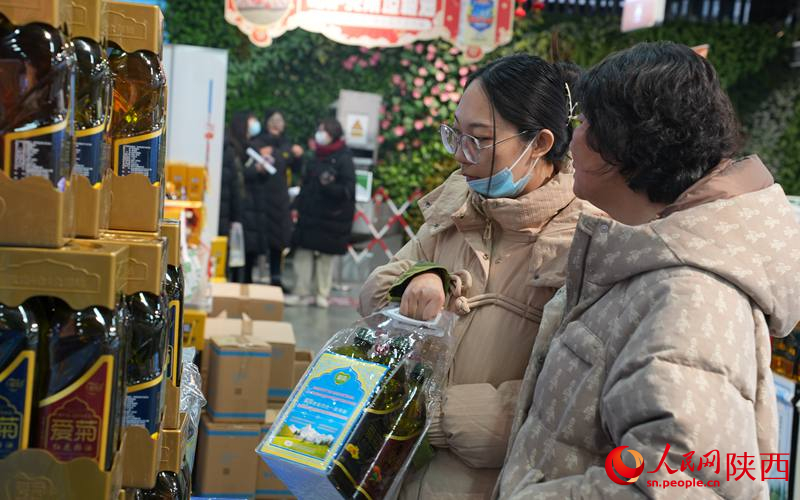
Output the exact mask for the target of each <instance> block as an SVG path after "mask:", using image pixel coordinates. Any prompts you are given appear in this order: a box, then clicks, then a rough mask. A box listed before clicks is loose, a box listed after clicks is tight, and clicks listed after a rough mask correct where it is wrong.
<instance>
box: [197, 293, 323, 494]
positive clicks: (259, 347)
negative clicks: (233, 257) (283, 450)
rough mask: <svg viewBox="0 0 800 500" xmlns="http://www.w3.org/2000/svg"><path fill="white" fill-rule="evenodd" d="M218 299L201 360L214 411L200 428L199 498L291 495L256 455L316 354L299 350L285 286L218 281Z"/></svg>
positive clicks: (215, 296)
mask: <svg viewBox="0 0 800 500" xmlns="http://www.w3.org/2000/svg"><path fill="white" fill-rule="evenodd" d="M212 295H213V309H212V313H211V315H210V317H209V318H208V319H207V320H206V324H205V346H204V348H203V353H202V356H201V360H202V361H201V369H200V370H201V374H202V379H203V383H204V390H205V393H206V398H207V399H208V406H207V407H206V413H205V415H204V416H203V419H202V422H201V425H200V438H199V442H198V443H199V444H198V451H197V465H196V467H195V469H196V471H197V473H196V481H195V487H196V488H195V493H196V494H198V495H202V496H208V497H215V496H217V497H219V496H240V497H243V498H254V497H255V498H257V499H276V498H288V497H291V493H290V492H289V491H288V490H287V489H286V487H285V486H284V485H283V483H281V482H280V481H279V480H278V479H277V478H276V477H275V476H274V475H273V474H272V472H271V471H270V470H269V469H268V468H267V466H266V465H265V464H264V463H263V461H262V460H261V459H260V458H259V457H258V456H257V455H256V453H255V452H254V450H255V449H256V447H257V446H258V443H259V442H260V441H261V439H262V438H263V436H264V435H265V434H266V432H267V431H268V430H269V427H270V425H272V422H273V421H274V419H275V417H276V415H277V413H278V411H279V410H280V408H281V407H282V406H283V403H284V402H285V401H286V399H287V398H288V397H289V395H290V394H291V392H292V390H293V389H294V386H295V384H296V382H297V380H298V379H299V377H300V376H302V373H304V372H305V370H306V368H307V367H308V364H309V363H310V359H311V353H309V352H304V351H296V350H295V337H294V331H293V329H292V326H291V325H290V324H289V323H284V322H282V321H281V320H282V319H283V293H282V292H281V289H280V288H278V287H271V286H263V285H239V284H232V283H214V284H213V285H212ZM297 370H302V371H300V372H298V371H297Z"/></svg>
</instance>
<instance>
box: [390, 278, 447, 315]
mask: <svg viewBox="0 0 800 500" xmlns="http://www.w3.org/2000/svg"><path fill="white" fill-rule="evenodd" d="M444 299H445V295H444V284H443V283H442V278H441V277H439V275H438V274H436V273H425V274H420V275H419V276H416V277H415V278H413V279H412V280H411V282H410V283H409V284H408V286H407V287H406V290H405V292H403V299H402V300H401V302H400V314H402V315H403V316H406V317H409V318H412V319H417V320H422V321H430V320H432V319H434V318H436V315H437V314H439V313H440V312H441V311H442V309H443V308H444Z"/></svg>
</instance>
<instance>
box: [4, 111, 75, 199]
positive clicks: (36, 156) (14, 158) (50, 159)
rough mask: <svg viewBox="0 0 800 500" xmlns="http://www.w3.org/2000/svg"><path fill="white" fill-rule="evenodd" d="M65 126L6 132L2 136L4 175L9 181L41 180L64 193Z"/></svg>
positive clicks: (59, 124) (57, 124)
mask: <svg viewBox="0 0 800 500" xmlns="http://www.w3.org/2000/svg"><path fill="white" fill-rule="evenodd" d="M66 128H67V122H66V121H63V122H60V123H56V124H55V125H50V126H47V127H41V128H35V129H31V130H25V131H22V132H8V133H7V134H5V135H4V136H3V151H4V155H3V171H4V172H5V173H6V175H8V176H9V177H11V178H12V179H24V178H26V177H44V178H45V179H49V180H50V182H52V183H53V185H54V186H58V187H59V188H62V189H63V184H64V182H65V181H66V178H65V177H64V175H62V172H63V171H64V170H65V169H64V165H63V163H62V162H63V161H64V158H62V155H63V153H64V140H65V132H66Z"/></svg>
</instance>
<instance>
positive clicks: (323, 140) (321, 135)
mask: <svg viewBox="0 0 800 500" xmlns="http://www.w3.org/2000/svg"><path fill="white" fill-rule="evenodd" d="M314 142H316V143H317V144H319V145H320V146H327V145H328V144H330V143H331V136H330V135H328V133H327V132H325V131H324V130H317V133H316V134H314Z"/></svg>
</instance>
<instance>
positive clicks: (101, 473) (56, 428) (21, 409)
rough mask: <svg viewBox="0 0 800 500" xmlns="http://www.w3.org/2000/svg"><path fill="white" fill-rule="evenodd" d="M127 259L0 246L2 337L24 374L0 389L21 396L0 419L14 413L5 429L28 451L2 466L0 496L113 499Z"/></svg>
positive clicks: (79, 248) (81, 247)
mask: <svg viewBox="0 0 800 500" xmlns="http://www.w3.org/2000/svg"><path fill="white" fill-rule="evenodd" d="M128 260H129V259H128V250H127V248H125V247H122V246H119V245H105V244H98V243H89V242H83V241H77V240H76V241H74V242H72V243H70V244H68V245H66V246H65V247H63V248H60V249H44V248H16V247H0V303H2V304H3V305H4V308H5V311H4V314H3V318H4V319H3V320H2V323H3V324H2V325H0V339H3V340H4V341H8V340H10V341H11V342H10V344H8V343H6V342H4V344H5V345H6V346H9V345H11V346H16V347H13V350H14V351H16V352H17V353H18V354H16V356H14V355H13V354H12V356H13V357H14V358H15V361H12V365H13V364H14V363H21V364H18V365H17V368H19V367H24V369H23V370H22V371H18V370H16V369H15V368H11V373H13V372H14V371H17V373H16V374H15V375H12V376H11V377H6V378H4V380H3V381H2V382H0V392H3V391H5V392H10V393H11V394H12V395H13V393H14V392H16V393H17V395H16V397H13V396H12V397H11V398H6V399H7V400H8V401H7V402H8V403H10V405H5V406H6V407H5V408H3V409H0V413H2V414H3V416H4V417H9V416H12V415H15V418H14V419H10V420H9V419H7V418H4V422H5V423H10V424H12V425H13V426H14V427H16V428H17V429H18V430H17V431H16V432H14V433H11V434H17V435H21V436H23V441H24V439H25V436H26V435H27V439H28V443H27V445H28V449H23V448H25V446H20V447H19V449H17V450H16V451H14V452H12V453H11V454H9V455H7V456H5V458H2V459H0V498H2V499H6V498H8V499H11V498H18V496H17V493H19V492H21V491H26V490H27V489H29V488H31V487H34V488H38V490H37V491H41V492H42V496H43V497H48V496H52V497H56V496H60V497H65V498H112V497H115V496H116V493H115V492H116V491H118V490H119V488H120V484H121V469H120V467H119V465H120V453H119V452H118V448H119V446H120V441H121V434H122V429H121V428H122V412H123V399H124V387H125V383H124V354H125V353H124V349H125V342H124V338H125V319H124V315H125V309H124V301H123V298H122V297H123V295H122V292H123V290H124V287H125V283H126V280H127V265H128ZM9 327H11V328H13V329H21V331H22V332H24V335H20V334H17V335H13V334H10V329H9ZM36 330H38V332H39V341H38V344H35V343H34V342H32V340H33V339H32V333H33V332H34V331H36ZM4 352H5V350H4ZM9 352H11V350H9ZM12 365H8V366H12ZM7 369H8V367H7ZM9 382H11V383H9ZM9 388H10V389H11V391H8V389H9ZM20 394H24V395H25V397H24V399H23V398H20V397H19V395H20ZM0 399H2V398H0ZM9 410H10V411H9ZM26 428H27V430H26ZM5 430H8V429H5ZM23 444H24V443H23ZM32 448H38V449H32Z"/></svg>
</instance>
